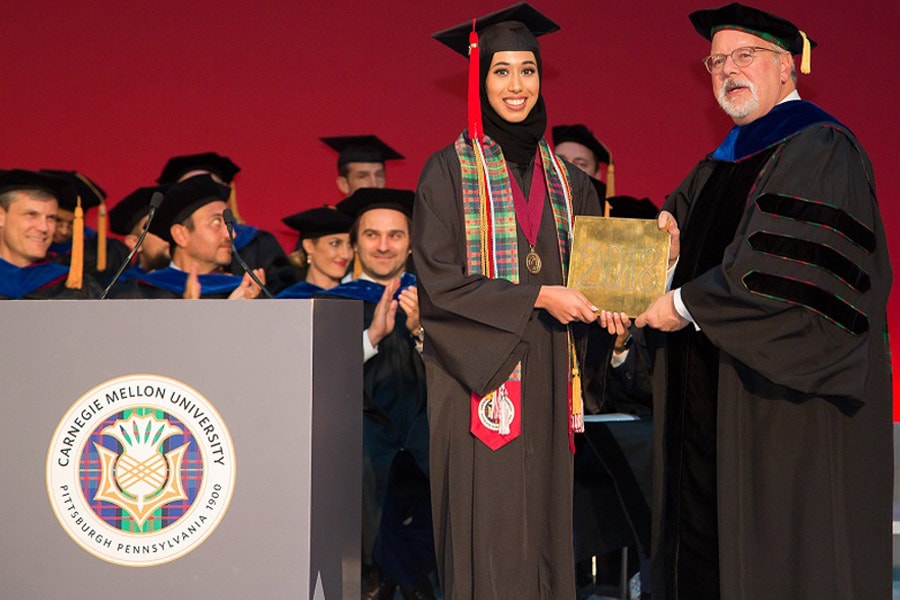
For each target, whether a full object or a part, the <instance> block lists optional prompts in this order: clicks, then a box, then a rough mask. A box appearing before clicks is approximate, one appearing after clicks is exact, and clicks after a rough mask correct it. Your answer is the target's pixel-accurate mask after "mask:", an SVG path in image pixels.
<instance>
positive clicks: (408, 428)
mask: <svg viewBox="0 0 900 600" xmlns="http://www.w3.org/2000/svg"><path fill="white" fill-rule="evenodd" d="M412 285H416V278H415V276H413V275H412V274H410V273H404V274H403V276H402V277H401V278H400V288H399V289H398V291H397V293H398V294H399V292H400V291H402V290H403V289H406V288H407V287H410V286H412ZM383 292H384V286H383V285H381V284H379V283H375V282H373V281H368V280H365V279H354V280H352V281H348V282H346V283H343V284H341V285H339V286H336V287H333V288H330V289H328V290H323V291H322V292H321V293H319V294H317V295H316V297H317V298H347V299H356V300H362V301H363V325H364V328H366V329H367V328H368V327H369V325H371V323H372V317H373V316H374V314H375V307H376V306H377V304H378V301H379V300H380V299H381V295H382V293H383ZM360 339H361V338H360ZM363 396H364V397H363V406H364V411H365V413H364V415H365V418H364V419H363V564H364V565H367V566H369V565H372V564H373V560H374V561H375V562H378V561H377V559H378V556H377V555H376V556H374V558H373V550H374V548H375V543H376V536H380V537H382V538H384V537H385V536H387V538H388V540H397V541H398V543H397V544H394V545H393V547H391V548H387V547H386V548H383V551H384V554H385V555H390V556H392V557H393V558H391V564H379V566H380V567H382V569H383V570H384V571H385V573H386V574H387V575H388V576H390V577H391V578H393V580H394V581H397V582H398V583H400V585H401V586H403V587H409V586H412V585H413V584H415V583H416V579H417V578H418V576H419V575H421V573H420V572H419V571H421V570H422V569H425V570H426V572H427V569H428V568H430V566H431V565H430V563H429V564H425V565H423V564H419V562H420V561H421V560H423V559H424V560H425V561H426V562H427V558H428V557H427V556H425V557H423V556H422V555H421V554H420V553H416V552H411V550H413V549H414V548H416V547H419V546H421V545H422V544H421V543H420V542H419V540H410V539H409V536H407V538H406V539H403V538H404V536H402V535H398V528H403V524H402V523H401V522H399V521H392V522H390V523H382V508H383V506H384V502H385V496H386V495H387V494H390V493H394V492H395V491H399V492H400V493H403V490H402V489H399V488H398V487H397V486H396V485H395V486H394V487H393V488H392V487H391V486H389V479H390V473H391V465H392V463H393V462H394V460H395V458H396V457H397V454H398V453H399V452H400V451H401V450H406V452H407V453H408V455H409V456H411V457H412V458H413V459H414V461H415V463H416V465H417V466H418V469H419V471H420V474H421V476H422V477H427V474H428V421H427V413H426V401H425V369H424V366H423V364H422V358H421V357H420V356H419V351H418V350H416V348H415V342H414V338H413V336H412V334H411V333H410V332H409V330H408V329H407V328H406V314H405V313H404V312H403V310H402V309H400V308H398V309H397V314H396V319H395V324H394V330H393V331H391V333H389V334H388V335H386V336H385V337H384V339H382V340H381V342H379V344H378V353H377V354H376V355H375V356H373V357H372V358H370V359H369V360H367V361H366V362H365V364H364V365H363ZM410 481H412V479H411V478H406V479H405V480H401V481H399V482H397V483H398V484H399V485H401V486H402V485H403V484H404V483H408V482H410ZM424 501H425V503H426V504H427V501H428V499H427V497H426V498H424ZM426 518H427V517H426ZM411 525H414V526H415V527H414V529H415V530H416V531H417V532H418V538H422V537H423V536H424V538H425V542H424V545H425V546H429V545H431V527H430V526H429V524H428V523H425V524H424V525H423V524H421V523H412V524H411ZM385 527H387V528H390V529H391V531H389V532H385V531H384V528H385ZM379 528H381V531H379ZM398 546H400V547H398ZM403 546H406V548H404V547H403Z"/></svg>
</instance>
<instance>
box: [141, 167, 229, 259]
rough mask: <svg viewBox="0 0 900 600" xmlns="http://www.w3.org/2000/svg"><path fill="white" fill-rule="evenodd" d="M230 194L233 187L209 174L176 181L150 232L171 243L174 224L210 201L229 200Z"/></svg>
mask: <svg viewBox="0 0 900 600" xmlns="http://www.w3.org/2000/svg"><path fill="white" fill-rule="evenodd" d="M230 194H231V188H229V187H228V186H227V185H222V184H221V183H218V182H217V181H215V180H214V179H213V178H212V177H210V176H209V175H195V176H194V177H189V178H188V179H185V180H184V181H181V182H179V183H176V184H175V185H173V186H172V187H171V188H169V191H168V192H166V197H165V199H163V201H162V204H160V206H159V210H158V211H157V212H156V217H155V218H154V219H153V223H151V224H150V233H153V234H156V235H158V236H159V237H161V238H163V239H164V240H166V241H167V242H169V243H171V242H172V234H171V232H170V231H169V230H170V229H171V228H172V225H174V224H176V223H183V222H184V221H185V220H187V218H188V217H190V216H191V215H192V214H193V213H194V211H195V210H197V209H198V208H200V207H201V206H205V205H207V204H209V203H210V202H216V201H218V200H221V201H222V202H228V196H229V195H230Z"/></svg>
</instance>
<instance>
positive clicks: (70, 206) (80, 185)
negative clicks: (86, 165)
mask: <svg viewBox="0 0 900 600" xmlns="http://www.w3.org/2000/svg"><path fill="white" fill-rule="evenodd" d="M41 172H42V173H49V174H51V175H54V176H56V177H63V178H65V179H68V180H69V181H71V182H72V185H74V186H75V190H76V192H77V193H78V196H79V197H80V198H81V208H82V209H83V210H89V209H91V208H94V207H95V206H100V204H101V203H102V202H103V201H104V200H106V192H105V191H104V190H103V188H102V187H100V186H99V185H97V184H96V183H95V182H94V181H92V180H91V179H90V178H89V177H88V176H87V175H84V174H82V173H79V172H78V171H62V170H59V169H41ZM75 204H76V198H66V199H65V200H62V199H60V201H59V207H60V208H64V209H65V210H70V211H73V212H74V211H75Z"/></svg>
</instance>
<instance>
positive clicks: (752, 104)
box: [716, 77, 759, 119]
mask: <svg viewBox="0 0 900 600" xmlns="http://www.w3.org/2000/svg"><path fill="white" fill-rule="evenodd" d="M735 87H745V88H747V90H749V91H750V98H748V99H745V100H743V101H736V102H735V101H732V100H731V99H730V98H728V96H727V90H729V89H733V88H735ZM716 100H718V101H719V106H721V107H722V110H724V111H725V112H726V113H728V116H729V117H731V118H732V119H743V118H744V117H746V116H747V115H749V114H750V113H752V112H753V111H755V110H756V109H757V108H759V94H757V93H756V86H754V85H753V83H752V82H751V81H748V80H746V79H739V78H737V77H731V78H729V79H726V80H725V81H723V82H722V85H720V86H719V89H718V90H716Z"/></svg>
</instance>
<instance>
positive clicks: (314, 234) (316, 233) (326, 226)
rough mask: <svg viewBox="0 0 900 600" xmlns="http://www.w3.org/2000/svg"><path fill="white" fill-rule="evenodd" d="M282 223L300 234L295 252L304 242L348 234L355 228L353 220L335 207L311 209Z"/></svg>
mask: <svg viewBox="0 0 900 600" xmlns="http://www.w3.org/2000/svg"><path fill="white" fill-rule="evenodd" d="M281 222H282V223H284V224H285V225H287V226H288V227H290V228H291V229H293V230H295V231H297V232H298V233H299V234H300V237H299V238H298V239H297V246H296V247H295V250H296V249H298V248H300V246H301V242H303V240H308V239H315V238H319V237H322V236H323V235H333V234H335V233H348V232H349V231H350V228H351V227H352V226H353V219H351V218H350V217H349V216H348V215H347V214H345V213H343V212H341V211H339V210H337V209H336V208H335V207H333V206H320V207H318V208H310V209H309V210H304V211H303V212H298V213H295V214H293V215H290V216H287V217H284V218H283V219H281Z"/></svg>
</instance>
